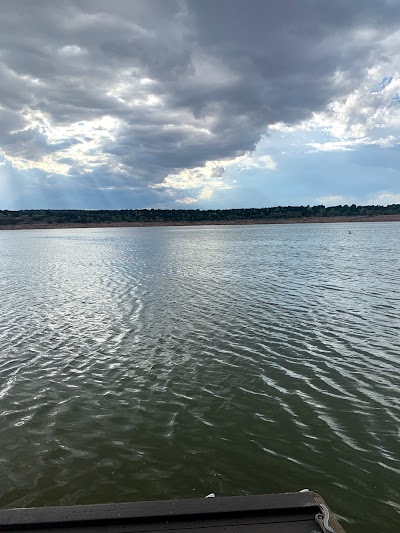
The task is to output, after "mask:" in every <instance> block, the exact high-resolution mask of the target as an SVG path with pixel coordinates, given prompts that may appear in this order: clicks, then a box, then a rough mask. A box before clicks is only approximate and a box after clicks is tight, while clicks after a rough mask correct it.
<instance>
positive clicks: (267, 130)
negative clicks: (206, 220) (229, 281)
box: [0, 0, 400, 209]
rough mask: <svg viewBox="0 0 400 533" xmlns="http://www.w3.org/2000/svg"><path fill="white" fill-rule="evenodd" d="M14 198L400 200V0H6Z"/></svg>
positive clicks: (222, 204)
mask: <svg viewBox="0 0 400 533" xmlns="http://www.w3.org/2000/svg"><path fill="white" fill-rule="evenodd" d="M0 79H1V83H0V209H20V208H24V209H29V208H88V209H101V208H105V209H119V208H139V207H153V208H164V207H165V208H167V207H168V208H229V207H261V206H272V205H300V204H303V205H307V204H320V203H323V204H325V205H336V204H345V203H348V204H351V203H356V204H368V203H369V204H371V203H375V204H383V205H386V204H388V203H400V149H399V148H400V144H399V143H400V138H399V133H400V2H399V1H398V0H352V1H349V0H330V1H328V0H269V1H268V2H267V1H266V0H112V1H111V0H107V1H106V0H62V1H61V0H60V1H58V0H18V1H16V0H10V1H8V0H2V2H1V18H0Z"/></svg>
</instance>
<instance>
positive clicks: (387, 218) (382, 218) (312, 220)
mask: <svg viewBox="0 0 400 533" xmlns="http://www.w3.org/2000/svg"><path fill="white" fill-rule="evenodd" d="M339 222H400V214H399V215H377V216H355V217H346V216H343V217H341V216H338V217H307V218H306V217H304V218H287V219H269V218H260V219H243V220H214V221H208V220H202V221H197V222H182V221H176V222H103V223H88V224H79V223H76V224H57V223H55V224H46V223H43V224H40V223H39V224H15V225H7V226H0V231H2V230H4V231H12V230H28V229H73V228H77V229H78V228H145V227H160V226H167V227H173V226H249V225H258V224H335V223H339Z"/></svg>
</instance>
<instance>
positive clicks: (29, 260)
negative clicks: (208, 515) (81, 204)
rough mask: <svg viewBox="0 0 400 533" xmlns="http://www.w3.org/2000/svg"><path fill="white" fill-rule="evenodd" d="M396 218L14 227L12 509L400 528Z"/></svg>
mask: <svg viewBox="0 0 400 533" xmlns="http://www.w3.org/2000/svg"><path fill="white" fill-rule="evenodd" d="M399 237H400V223H397V222H391V223H347V224H344V223H343V224H294V225H254V226H251V225H249V226H200V227H149V228H110V229H102V228H98V229H55V230H25V231H0V313H1V314H0V319H1V320H0V413H1V415H0V416H1V424H0V443H1V454H0V462H1V463H0V471H1V478H2V479H1V483H0V506H3V507H5V506H7V507H29V506H46V505H70V504H87V503H105V502H122V501H135V500H146V499H171V498H188V497H202V496H205V495H206V494H208V493H210V492H215V493H216V494H217V496H222V495H243V494H262V493H270V492H285V491H297V490H301V489H303V488H309V489H313V490H316V491H318V492H320V494H321V495H322V496H323V497H324V498H325V499H326V500H327V502H328V504H329V505H330V507H331V508H332V509H333V510H334V511H335V512H336V513H337V515H338V516H339V519H340V520H341V522H342V525H343V527H344V528H345V529H346V531H348V532H353V533H354V532H363V533H365V532H376V531H380V532H384V531H394V530H397V529H399V523H400V461H399V460H400V364H399V363H400V342H399V330H400V247H399Z"/></svg>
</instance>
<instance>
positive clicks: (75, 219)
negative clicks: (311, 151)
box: [0, 204, 400, 229]
mask: <svg viewBox="0 0 400 533" xmlns="http://www.w3.org/2000/svg"><path fill="white" fill-rule="evenodd" d="M388 215H390V217H387V218H394V217H393V215H398V216H400V204H392V205H388V206H386V207H383V206H380V205H364V206H363V205H358V206H357V205H355V204H353V205H350V206H348V205H336V206H334V207H325V206H323V205H316V206H312V207H311V206H309V205H307V206H287V207H281V206H279V207H263V208H260V209H258V208H257V209H255V208H248V209H207V210H200V209H122V210H98V211H91V210H75V209H61V210H59V209H58V210H52V209H32V210H22V211H7V210H3V211H0V229H1V228H3V229H6V228H12V227H39V226H46V227H48V226H50V227H51V226H60V225H62V226H66V225H67V226H70V225H79V226H80V227H82V226H86V225H88V226H93V225H100V226H105V225H125V224H126V225H147V224H175V223H176V224H205V223H217V224H218V223H220V224H221V223H222V224H224V223H232V224H234V223H238V224H240V223H241V222H243V223H244V222H245V223H251V222H254V223H268V222H284V221H285V220H287V221H299V222H301V221H303V222H306V221H307V220H308V219H309V221H311V220H315V221H321V222H323V221H324V219H334V218H338V217H340V218H342V217H346V219H351V220H354V219H357V218H360V220H361V219H366V218H368V219H373V218H374V217H380V218H382V216H384V217H385V218H386V216H388ZM396 218H397V217H396Z"/></svg>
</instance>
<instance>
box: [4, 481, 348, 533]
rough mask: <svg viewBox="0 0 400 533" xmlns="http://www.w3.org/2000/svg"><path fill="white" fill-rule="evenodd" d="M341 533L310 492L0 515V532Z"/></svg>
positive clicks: (55, 509) (45, 510)
mask: <svg viewBox="0 0 400 533" xmlns="http://www.w3.org/2000/svg"><path fill="white" fill-rule="evenodd" d="M177 530H180V531H181V532H182V531H190V532H191V533H207V530H210V531H211V530H212V532H213V533H220V532H224V533H229V532H232V533H233V532H235V533H238V532H240V531H242V532H243V533H252V532H254V533H259V532H266V533H321V532H324V533H344V531H343V529H342V528H341V526H340V525H339V523H338V522H337V520H336V518H335V517H334V516H333V515H332V513H331V512H330V510H329V508H328V506H327V505H326V503H325V502H324V500H323V499H322V498H321V497H320V496H319V495H318V494H317V493H315V492H309V491H306V492H291V493H287V494H269V495H265V496H233V497H228V498H200V499H199V498H196V499H191V500H170V501H154V502H135V503H113V504H106V505H73V506H70V507H43V508H32V509H2V510H0V531H8V532H11V531H25V532H26V531H35V532H36V533H38V532H42V533H44V532H46V533H51V532H53V533H57V532H59V531H74V532H75V533H76V532H80V533H89V532H91V533H102V532H105V531H107V532H108V533H122V532H125V533H126V532H130V533H135V532H139V531H140V532H142V531H146V532H148V533H151V532H153V531H164V532H167V531H177Z"/></svg>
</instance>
